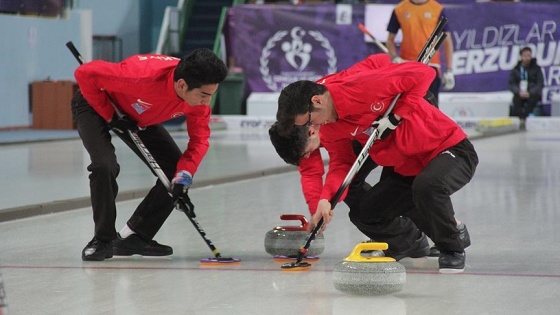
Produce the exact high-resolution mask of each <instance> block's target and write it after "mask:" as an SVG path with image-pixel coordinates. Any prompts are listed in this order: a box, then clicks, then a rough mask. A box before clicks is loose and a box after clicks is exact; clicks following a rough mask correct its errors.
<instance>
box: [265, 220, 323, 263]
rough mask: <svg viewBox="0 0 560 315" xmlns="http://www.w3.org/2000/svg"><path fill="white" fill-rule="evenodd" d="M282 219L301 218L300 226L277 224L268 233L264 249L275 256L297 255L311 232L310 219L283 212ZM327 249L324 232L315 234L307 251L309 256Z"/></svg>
mask: <svg viewBox="0 0 560 315" xmlns="http://www.w3.org/2000/svg"><path fill="white" fill-rule="evenodd" d="M280 219H281V220H299V221H300V222H301V225H299V226H277V227H275V228H273V229H272V230H270V231H268V232H267V233H266V236H265V239H264V249H265V250H266V252H267V253H269V254H271V255H272V256H275V257H295V256H296V255H297V254H298V251H299V249H300V248H301V247H302V246H303V245H304V244H305V240H306V238H307V236H308V235H309V233H308V232H307V228H308V226H309V221H308V220H307V218H306V217H305V216H304V215H301V214H283V215H281V216H280ZM323 250H325V237H324V236H323V234H322V233H319V234H317V235H316V236H315V239H314V240H313V242H312V243H311V246H310V247H309V250H308V252H307V256H308V257H312V256H317V255H319V254H321V253H322V252H323Z"/></svg>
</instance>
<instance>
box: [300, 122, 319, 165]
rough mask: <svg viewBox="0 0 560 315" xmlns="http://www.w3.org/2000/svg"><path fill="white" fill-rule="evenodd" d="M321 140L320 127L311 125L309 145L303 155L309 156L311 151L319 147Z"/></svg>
mask: <svg viewBox="0 0 560 315" xmlns="http://www.w3.org/2000/svg"><path fill="white" fill-rule="evenodd" d="M320 146H321V141H320V140H319V129H318V128H315V127H313V126H311V127H309V138H307V145H306V146H305V151H303V157H304V158H308V157H309V155H310V154H311V152H313V151H315V150H317V149H319V147H320Z"/></svg>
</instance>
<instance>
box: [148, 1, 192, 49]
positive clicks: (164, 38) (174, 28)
mask: <svg viewBox="0 0 560 315" xmlns="http://www.w3.org/2000/svg"><path fill="white" fill-rule="evenodd" d="M192 2H193V1H189V0H179V1H178V3H177V6H176V7H171V6H168V7H166V8H165V12H164V14H163V21H162V23H161V29H160V31H159V37H158V43H157V46H156V50H155V53H156V54H164V55H168V54H169V53H171V52H179V51H180V50H181V47H182V44H183V34H184V33H185V24H186V21H187V20H188V17H189V16H190V8H191V6H192Z"/></svg>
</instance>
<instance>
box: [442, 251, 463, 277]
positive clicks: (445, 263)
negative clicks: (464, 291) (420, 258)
mask: <svg viewBox="0 0 560 315" xmlns="http://www.w3.org/2000/svg"><path fill="white" fill-rule="evenodd" d="M465 258H466V254H465V252H441V254H440V255H439V260H438V263H439V272H440V273H460V272H463V271H465Z"/></svg>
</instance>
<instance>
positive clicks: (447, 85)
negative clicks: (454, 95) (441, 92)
mask: <svg viewBox="0 0 560 315" xmlns="http://www.w3.org/2000/svg"><path fill="white" fill-rule="evenodd" d="M454 87H455V75H453V72H452V71H451V70H447V71H445V73H444V74H443V88H444V89H445V90H447V91H449V90H452V89H453V88H454Z"/></svg>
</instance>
